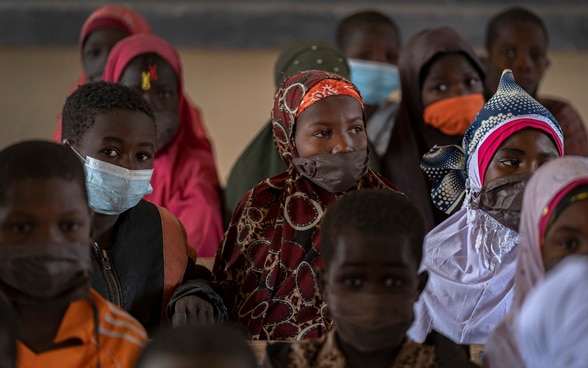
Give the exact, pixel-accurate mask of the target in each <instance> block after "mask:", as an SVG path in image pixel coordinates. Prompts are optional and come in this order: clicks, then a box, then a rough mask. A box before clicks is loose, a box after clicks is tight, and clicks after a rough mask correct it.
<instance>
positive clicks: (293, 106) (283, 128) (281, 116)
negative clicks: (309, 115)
mask: <svg viewBox="0 0 588 368" xmlns="http://www.w3.org/2000/svg"><path fill="white" fill-rule="evenodd" d="M329 96H350V97H353V98H355V99H356V100H357V101H358V102H359V104H360V105H361V109H362V111H363V110H364V105H363V100H362V99H361V96H360V94H359V91H358V90H357V88H355V86H354V85H353V84H352V83H351V82H350V81H348V80H347V79H345V78H343V77H341V76H340V75H337V74H333V73H329V72H325V71H320V70H307V71H303V72H300V73H298V74H295V75H293V76H291V77H289V78H287V79H286V80H285V81H284V82H283V83H282V84H281V85H280V87H279V88H278V92H277V93H276V97H275V98H274V108H273V110H272V126H273V131H274V143H275V145H276V147H277V149H278V152H279V153H280V155H281V156H282V159H283V160H284V162H286V165H287V166H290V162H291V160H292V159H293V158H297V157H298V152H297V151H296V142H295V141H294V135H295V134H294V133H295V128H296V118H297V117H298V115H300V113H301V112H302V111H304V110H305V109H307V108H309V107H310V106H312V105H313V104H314V103H316V102H318V101H320V100H322V99H323V98H326V97H329ZM364 121H365V119H364Z"/></svg>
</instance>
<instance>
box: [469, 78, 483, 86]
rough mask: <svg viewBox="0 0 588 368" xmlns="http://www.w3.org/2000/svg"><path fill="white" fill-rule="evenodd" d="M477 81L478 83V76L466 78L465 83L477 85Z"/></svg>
mask: <svg viewBox="0 0 588 368" xmlns="http://www.w3.org/2000/svg"><path fill="white" fill-rule="evenodd" d="M478 83H480V80H479V79H478V78H469V79H468V80H467V84H468V86H475V85H477V84H478Z"/></svg>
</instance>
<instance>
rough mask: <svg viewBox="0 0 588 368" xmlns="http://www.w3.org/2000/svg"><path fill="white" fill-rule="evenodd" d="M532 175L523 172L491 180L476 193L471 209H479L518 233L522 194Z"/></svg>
mask: <svg viewBox="0 0 588 368" xmlns="http://www.w3.org/2000/svg"><path fill="white" fill-rule="evenodd" d="M532 174H533V173H531V172H525V173H522V174H515V175H510V176H505V177H502V178H498V179H496V180H492V181H491V182H490V183H488V184H487V185H485V186H484V187H483V188H482V190H481V191H480V193H478V195H477V196H476V197H477V200H474V202H473V203H472V208H475V209H481V210H482V211H484V212H486V213H487V214H488V215H490V216H491V217H492V218H494V219H495V220H496V221H498V222H500V223H501V224H503V225H504V226H506V227H508V228H510V229H512V230H514V231H516V232H518V231H519V222H520V219H521V207H522V205H523V193H524V191H525V187H526V185H527V182H528V181H529V178H530V177H531V175H532Z"/></svg>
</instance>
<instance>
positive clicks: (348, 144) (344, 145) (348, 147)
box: [331, 134, 353, 153]
mask: <svg viewBox="0 0 588 368" xmlns="http://www.w3.org/2000/svg"><path fill="white" fill-rule="evenodd" d="M341 152H353V141H352V140H351V137H349V136H347V135H346V134H345V135H340V136H339V137H338V138H337V141H336V142H335V145H334V146H333V149H332V150H331V153H341Z"/></svg>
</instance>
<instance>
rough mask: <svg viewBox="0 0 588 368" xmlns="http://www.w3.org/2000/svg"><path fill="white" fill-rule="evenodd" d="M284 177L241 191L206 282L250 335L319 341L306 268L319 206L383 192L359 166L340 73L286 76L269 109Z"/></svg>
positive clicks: (354, 103)
mask: <svg viewBox="0 0 588 368" xmlns="http://www.w3.org/2000/svg"><path fill="white" fill-rule="evenodd" d="M272 124H273V132H274V142H275V144H276V147H277V149H278V151H279V152H280V155H281V157H282V159H283V160H284V162H285V163H286V166H288V167H289V169H288V171H286V172H283V173H282V174H279V175H276V176H273V177H271V178H269V179H266V180H265V181H264V182H262V183H260V184H258V185H257V186H255V187H254V188H253V189H251V190H250V191H249V192H248V193H247V194H246V195H245V197H244V199H243V200H242V201H241V203H240V204H239V205H238V206H237V209H236V210H235V213H234V214H233V217H232V220H231V223H230V225H229V229H228V230H227V233H226V234H225V237H224V239H223V241H222V242H221V245H220V246H219V249H218V252H217V255H216V259H215V264H214V268H213V278H214V279H215V281H216V283H217V285H218V290H219V291H220V293H221V295H222V297H223V299H224V301H225V303H226V304H227V308H228V310H229V319H231V320H232V321H233V322H236V323H239V324H241V325H243V326H244V327H245V328H246V329H247V330H248V331H249V334H250V337H251V338H252V339H261V340H273V339H303V338H309V337H317V336H320V335H322V334H324V333H326V331H327V330H328V328H329V327H330V322H329V319H328V317H327V316H326V314H325V312H326V310H325V307H326V305H325V303H324V302H323V301H322V299H321V297H320V294H319V291H318V286H317V280H316V276H315V274H314V271H313V270H314V269H315V268H316V267H317V266H319V265H320V264H321V262H322V258H321V253H320V242H319V235H320V223H321V220H322V218H323V214H324V211H325V209H326V208H327V206H328V205H329V204H330V203H332V202H334V201H335V200H337V198H339V197H340V196H341V195H343V194H344V193H346V192H348V191H350V190H356V189H361V188H381V189H391V184H390V183H389V182H388V181H387V180H386V179H384V178H382V177H381V176H380V175H379V174H376V173H374V172H373V171H372V170H371V169H369V168H368V161H369V160H368V148H367V147H368V146H367V135H366V133H365V110H364V104H363V101H362V99H361V97H360V95H359V92H358V91H357V89H356V88H355V86H353V84H351V82H349V81H348V80H346V79H344V78H343V77H341V76H339V75H337V74H331V73H329V72H324V71H318V70H310V71H303V72H300V73H297V74H295V75H293V76H291V77H289V78H287V79H286V80H285V81H284V82H283V83H282V84H281V85H280V87H279V88H278V92H277V93H276V96H275V99H274V108H273V111H272Z"/></svg>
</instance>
